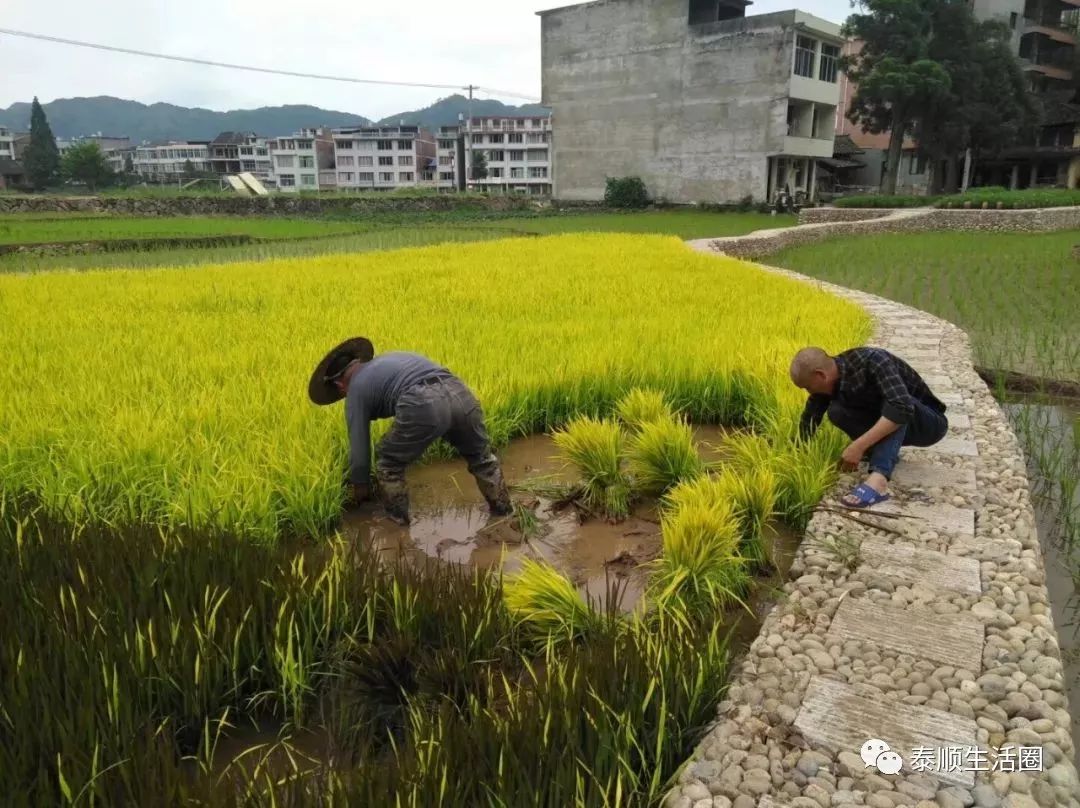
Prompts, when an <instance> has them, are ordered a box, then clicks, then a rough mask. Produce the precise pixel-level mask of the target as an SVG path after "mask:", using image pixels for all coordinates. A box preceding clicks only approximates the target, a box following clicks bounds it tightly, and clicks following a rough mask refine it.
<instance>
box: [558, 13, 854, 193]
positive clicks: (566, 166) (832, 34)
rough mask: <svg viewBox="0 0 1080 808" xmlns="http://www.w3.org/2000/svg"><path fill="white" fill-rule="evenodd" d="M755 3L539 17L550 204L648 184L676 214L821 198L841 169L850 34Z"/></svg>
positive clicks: (815, 20)
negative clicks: (675, 206) (838, 119)
mask: <svg viewBox="0 0 1080 808" xmlns="http://www.w3.org/2000/svg"><path fill="white" fill-rule="evenodd" d="M747 5H749V2H748V0H689V2H688V0H598V1H597V2H592V3H586V4H583V5H577V6H569V7H565V8H560V9H553V10H550V11H542V12H539V15H540V18H541V53H542V81H543V100H544V104H545V105H546V106H550V107H552V116H551V121H550V126H551V128H552V129H553V130H555V131H556V133H557V137H556V138H555V139H554V142H553V144H552V145H553V155H552V158H553V159H552V163H551V165H552V168H553V183H552V185H553V193H554V195H555V196H556V197H559V198H564V199H582V200H596V199H601V198H602V197H603V194H604V185H605V180H606V178H608V177H622V176H639V177H641V178H642V179H643V180H644V181H645V185H646V187H647V188H648V190H649V192H650V194H652V195H653V196H654V197H657V198H660V197H663V198H666V199H668V200H671V201H673V202H697V201H715V202H733V201H737V200H739V199H742V198H744V197H747V196H750V197H753V198H755V199H758V200H763V199H773V198H774V197H775V195H776V193H777V191H778V190H779V189H782V188H784V187H787V188H789V189H790V190H791V192H793V193H794V192H795V191H798V190H802V191H804V192H805V193H806V194H807V195H808V196H809V197H811V198H813V196H814V193H815V189H816V185H817V183H816V180H817V160H818V159H827V158H831V156H832V150H833V134H834V126H835V116H836V106H837V103H838V101H839V96H840V92H839V83H838V79H839V65H838V63H839V57H840V49H841V47H842V45H843V43H844V40H843V37H842V36H841V35H840V26H838V25H835V24H833V23H831V22H827V21H826V20H822V19H819V18H817V17H814V16H812V15H810V14H806V13H804V12H802V11H796V10H791V11H782V12H777V13H773V14H760V15H756V16H751V17H747V16H746V6H747Z"/></svg>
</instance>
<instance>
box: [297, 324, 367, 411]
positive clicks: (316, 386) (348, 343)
mask: <svg viewBox="0 0 1080 808" xmlns="http://www.w3.org/2000/svg"><path fill="white" fill-rule="evenodd" d="M373 356H375V348H374V346H372V344H371V340H369V339H368V338H367V337H350V338H349V339H347V340H345V341H344V342H343V343H341V344H340V345H337V346H335V347H334V348H332V349H331V350H330V352H329V353H328V354H326V356H324V357H323V359H322V361H321V362H319V364H318V365H316V367H315V372H314V373H312V374H311V380H310V381H309V382H308V398H310V399H311V400H312V401H313V402H315V403H316V404H333V403H334V402H335V401H341V399H343V398H345V396H344V394H343V393H341V392H340V391H339V390H338V388H337V385H336V384H334V383H333V381H331V380H329V379H327V375H328V373H329V371H330V366H331V365H335V366H338V368H335V369H336V370H338V371H339V372H340V368H343V367H344V365H345V364H348V362H352V361H353V360H354V359H359V360H361V361H363V362H368V361H370V360H371V358H372V357H373Z"/></svg>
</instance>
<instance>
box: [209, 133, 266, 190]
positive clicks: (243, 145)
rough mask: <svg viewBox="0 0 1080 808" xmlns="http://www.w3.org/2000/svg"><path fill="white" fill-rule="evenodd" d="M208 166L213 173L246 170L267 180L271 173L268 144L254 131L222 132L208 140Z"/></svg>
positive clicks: (235, 172) (233, 172)
mask: <svg viewBox="0 0 1080 808" xmlns="http://www.w3.org/2000/svg"><path fill="white" fill-rule="evenodd" d="M210 167H211V170H212V171H213V172H214V173H215V174H239V173H241V172H248V173H251V174H254V175H255V176H256V177H258V178H259V179H260V180H262V181H264V182H267V181H269V179H270V176H271V174H272V173H273V170H272V164H271V161H270V144H269V142H268V141H267V139H266V138H265V137H260V136H259V135H256V134H255V133H254V132H222V133H221V134H219V135H218V136H217V137H216V138H214V139H213V140H211V141H210Z"/></svg>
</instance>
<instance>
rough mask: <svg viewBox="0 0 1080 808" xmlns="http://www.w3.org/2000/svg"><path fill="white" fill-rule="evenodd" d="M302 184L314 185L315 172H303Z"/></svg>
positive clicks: (301, 176)
mask: <svg viewBox="0 0 1080 808" xmlns="http://www.w3.org/2000/svg"><path fill="white" fill-rule="evenodd" d="M300 184H301V185H314V184H315V175H314V174H301V175H300Z"/></svg>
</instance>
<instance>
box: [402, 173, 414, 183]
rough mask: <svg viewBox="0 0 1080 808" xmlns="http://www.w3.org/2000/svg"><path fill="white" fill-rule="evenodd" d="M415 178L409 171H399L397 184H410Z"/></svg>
mask: <svg viewBox="0 0 1080 808" xmlns="http://www.w3.org/2000/svg"><path fill="white" fill-rule="evenodd" d="M415 178H416V175H415V174H413V173H412V172H411V171H401V172H399V173H398V182H412V181H413V180H414V179H415Z"/></svg>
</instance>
